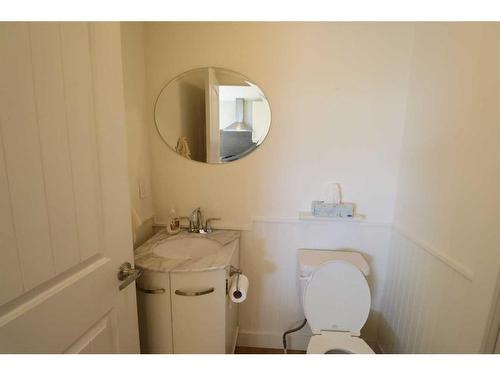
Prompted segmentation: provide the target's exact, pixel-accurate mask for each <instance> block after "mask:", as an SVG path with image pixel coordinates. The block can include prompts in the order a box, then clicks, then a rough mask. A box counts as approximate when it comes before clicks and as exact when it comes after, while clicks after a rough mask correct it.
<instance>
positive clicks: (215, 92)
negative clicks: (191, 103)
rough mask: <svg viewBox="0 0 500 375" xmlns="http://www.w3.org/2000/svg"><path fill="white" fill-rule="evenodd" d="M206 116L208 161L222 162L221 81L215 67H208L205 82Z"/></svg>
mask: <svg viewBox="0 0 500 375" xmlns="http://www.w3.org/2000/svg"><path fill="white" fill-rule="evenodd" d="M205 117H206V137H207V139H206V146H207V162H208V163H219V162H220V125H219V82H218V81H217V77H216V76H215V72H214V69H213V68H208V77H207V81H206V84H205Z"/></svg>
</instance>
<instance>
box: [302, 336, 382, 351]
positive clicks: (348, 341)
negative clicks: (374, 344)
mask: <svg viewBox="0 0 500 375" xmlns="http://www.w3.org/2000/svg"><path fill="white" fill-rule="evenodd" d="M329 352H331V353H329ZM307 354H375V352H374V351H373V350H372V349H371V348H370V347H369V346H368V344H367V343H366V342H365V341H364V340H363V339H361V338H359V337H355V336H352V335H351V334H350V333H349V332H331V331H322V332H321V334H319V335H314V336H312V337H311V339H310V340H309V345H308V346H307Z"/></svg>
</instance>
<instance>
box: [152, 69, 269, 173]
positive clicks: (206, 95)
mask: <svg viewBox="0 0 500 375" xmlns="http://www.w3.org/2000/svg"><path fill="white" fill-rule="evenodd" d="M155 122H156V127H157V129H158V132H159V133H160V136H161V137H162V138H163V140H164V141H165V143H166V144H167V145H168V146H170V148H172V150H174V151H175V152H177V153H178V154H179V155H182V156H183V157H185V158H187V159H191V160H196V161H201V162H206V163H215V164H216V163H226V162H230V161H233V160H238V159H240V158H242V157H243V156H245V155H247V154H249V153H250V152H252V151H253V150H255V149H256V148H257V147H258V146H259V145H260V144H261V143H262V142H263V141H264V138H265V137H266V135H267V132H268V131H269V126H270V124H271V109H270V108H269V103H268V102H267V99H266V97H265V96H264V94H263V93H262V91H261V90H260V88H259V87H258V86H257V85H255V84H254V83H252V82H250V81H249V80H248V79H247V78H246V77H244V76H243V75H241V74H239V73H236V72H233V71H230V70H227V69H221V68H201V69H195V70H191V71H188V72H186V73H183V74H181V75H180V76H178V77H176V78H175V79H173V80H172V81H171V82H169V83H168V84H167V85H166V86H165V87H164V88H163V89H162V91H161V92H160V95H159V96H158V99H157V100H156V105H155Z"/></svg>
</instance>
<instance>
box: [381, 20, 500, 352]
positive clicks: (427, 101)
mask: <svg viewBox="0 0 500 375" xmlns="http://www.w3.org/2000/svg"><path fill="white" fill-rule="evenodd" d="M499 31H500V28H499V26H498V24H464V23H458V24H443V23H441V24H418V25H417V26H416V30H415V40H414V47H413V48H414V50H413V59H412V70H411V81H410V88H409V95H408V109H407V115H406V124H405V133H404V140H403V146H402V152H401V171H400V177H399V191H398V197H397V204H396V211H395V217H394V234H393V240H392V245H391V251H390V253H389V259H390V265H389V268H388V271H387V275H388V281H387V283H386V292H385V296H386V299H385V302H384V304H383V305H384V309H383V324H382V325H381V331H380V333H381V335H380V336H381V339H382V340H381V341H382V344H383V346H384V347H385V349H386V350H388V351H396V352H477V351H480V350H482V341H483V335H484V333H485V329H486V327H487V322H488V316H489V313H490V311H489V309H490V303H491V298H492V293H493V289H494V286H495V280H496V277H497V272H498V269H499V265H500V251H499V237H498V232H499V229H500V222H499V214H498V213H499V212H500V200H499V199H498V192H499V191H500V144H499V140H500V127H499V124H498V120H499V108H500V106H499V104H500V97H499V87H500V85H499V84H500V80H499V69H500V60H499V53H500V49H499V47H500V45H499V42H500V38H499V37H500V34H499Z"/></svg>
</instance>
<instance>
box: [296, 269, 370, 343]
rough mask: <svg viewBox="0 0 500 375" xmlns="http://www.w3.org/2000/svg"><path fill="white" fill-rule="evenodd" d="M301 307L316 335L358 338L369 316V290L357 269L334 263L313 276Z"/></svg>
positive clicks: (318, 270)
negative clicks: (327, 333)
mask: <svg viewBox="0 0 500 375" xmlns="http://www.w3.org/2000/svg"><path fill="white" fill-rule="evenodd" d="M302 305H303V308H304V314H305V316H306V319H307V322H308V323H309V326H310V327H311V330H312V332H313V334H320V333H323V332H332V331H336V332H350V333H351V335H354V336H356V335H358V336H359V332H360V330H361V328H363V326H364V324H365V323H366V320H367V319H368V314H369V312H370V305H371V296H370V288H369V287H368V283H367V281H366V279H365V277H364V275H363V273H362V272H361V271H360V270H359V269H358V268H357V267H356V266H355V265H353V264H352V263H349V262H346V261H343V260H334V261H331V262H326V263H323V264H322V265H321V266H320V267H318V269H317V270H316V271H315V272H314V273H313V275H312V277H311V280H310V281H309V282H308V283H307V286H306V287H305V290H304V296H303V301H302Z"/></svg>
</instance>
